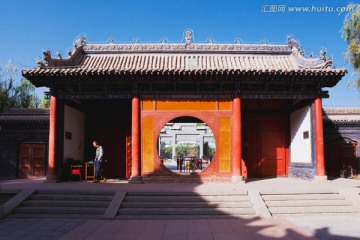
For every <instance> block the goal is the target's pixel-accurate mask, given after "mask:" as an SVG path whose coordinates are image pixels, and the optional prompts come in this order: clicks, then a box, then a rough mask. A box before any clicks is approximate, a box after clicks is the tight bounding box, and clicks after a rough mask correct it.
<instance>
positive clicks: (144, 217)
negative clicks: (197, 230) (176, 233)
mask: <svg viewBox="0 0 360 240" xmlns="http://www.w3.org/2000/svg"><path fill="white" fill-rule="evenodd" d="M246 216H249V217H252V215H251V214H249V215H246ZM244 217H245V216H244V215H243V214H242V215H213V214H211V215H209V214H202V215H191V214H189V215H159V214H152V215H117V216H116V217H115V219H117V220H135V219H136V220H176V219H238V218H241V219H243V218H244Z"/></svg>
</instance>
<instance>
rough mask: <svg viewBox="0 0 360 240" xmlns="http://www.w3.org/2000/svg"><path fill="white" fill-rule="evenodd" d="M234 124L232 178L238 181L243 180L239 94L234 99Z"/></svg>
mask: <svg viewBox="0 0 360 240" xmlns="http://www.w3.org/2000/svg"><path fill="white" fill-rule="evenodd" d="M232 125H233V127H232V139H233V141H232V154H231V156H232V180H233V181H235V182H236V181H239V180H242V177H241V158H242V141H241V99H240V97H239V96H236V97H235V98H234V100H233V108H232Z"/></svg>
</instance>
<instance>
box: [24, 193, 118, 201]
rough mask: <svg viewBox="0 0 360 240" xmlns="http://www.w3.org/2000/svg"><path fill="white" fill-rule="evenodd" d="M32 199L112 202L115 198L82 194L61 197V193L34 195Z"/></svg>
mask: <svg viewBox="0 0 360 240" xmlns="http://www.w3.org/2000/svg"><path fill="white" fill-rule="evenodd" d="M30 199H32V200H69V201H70V200H71V201H111V200H112V199H113V196H110V195H81V194H71V195H66V194H65V195H61V194H59V193H55V194H33V195H31V197H30Z"/></svg>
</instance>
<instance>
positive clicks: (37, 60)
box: [36, 57, 44, 67]
mask: <svg viewBox="0 0 360 240" xmlns="http://www.w3.org/2000/svg"><path fill="white" fill-rule="evenodd" d="M36 65H37V66H38V67H42V66H44V63H43V62H42V61H41V57H37V58H36Z"/></svg>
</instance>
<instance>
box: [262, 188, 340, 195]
mask: <svg viewBox="0 0 360 240" xmlns="http://www.w3.org/2000/svg"><path fill="white" fill-rule="evenodd" d="M338 193H339V191H337V190H332V189H298V190H296V189H294V190H282V191H281V190H261V191H260V194H261V195H307V194H338Z"/></svg>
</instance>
